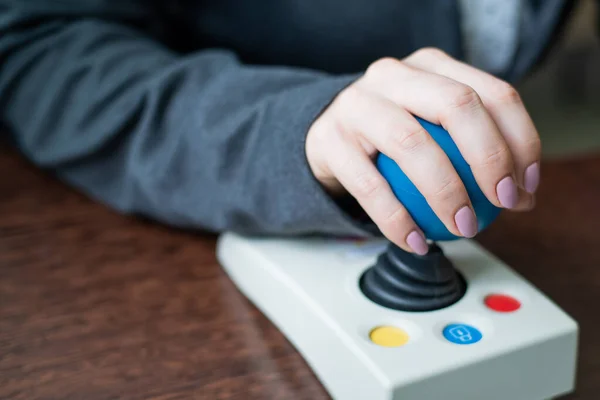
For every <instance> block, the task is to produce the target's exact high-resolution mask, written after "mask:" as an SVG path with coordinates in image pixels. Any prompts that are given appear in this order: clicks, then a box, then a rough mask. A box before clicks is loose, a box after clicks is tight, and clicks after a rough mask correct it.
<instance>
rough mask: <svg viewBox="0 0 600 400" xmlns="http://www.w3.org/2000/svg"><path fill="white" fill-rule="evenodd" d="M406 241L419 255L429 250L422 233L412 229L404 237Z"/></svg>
mask: <svg viewBox="0 0 600 400" xmlns="http://www.w3.org/2000/svg"><path fill="white" fill-rule="evenodd" d="M406 243H407V244H408V245H409V246H410V248H411V249H413V251H414V252H415V253H417V254H418V255H420V256H424V255H425V254H427V253H428V252H429V246H428V245H427V241H426V240H425V238H424V237H423V235H421V234H420V233H419V232H417V231H412V232H411V233H409V234H408V236H407V237H406Z"/></svg>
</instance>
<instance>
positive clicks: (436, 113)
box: [368, 60, 518, 208]
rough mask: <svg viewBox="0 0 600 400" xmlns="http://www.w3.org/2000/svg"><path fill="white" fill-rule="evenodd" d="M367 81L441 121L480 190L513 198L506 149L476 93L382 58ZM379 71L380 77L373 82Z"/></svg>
mask: <svg viewBox="0 0 600 400" xmlns="http://www.w3.org/2000/svg"><path fill="white" fill-rule="evenodd" d="M379 68H380V69H381V70H380V71H377V73H375V74H372V75H373V76H375V78H374V79H371V80H370V81H369V82H368V84H369V87H370V88H372V89H374V90H375V91H376V92H378V93H379V94H381V95H382V96H384V97H386V98H388V99H390V100H391V101H393V102H394V103H395V104H396V105H397V106H399V107H401V108H404V109H406V110H407V111H409V112H410V113H412V114H415V115H418V116H421V117H422V118H424V119H426V120H428V121H430V122H432V123H437V124H440V125H442V126H443V127H444V128H445V129H446V130H447V131H448V132H449V133H450V135H451V136H452V139H453V140H454V142H455V143H456V145H457V146H458V148H459V149H460V151H461V154H462V156H463V157H464V158H465V160H466V161H467V163H468V164H469V165H470V167H471V169H472V171H473V175H474V176H475V179H476V180H477V183H478V185H479V186H480V188H481V190H482V191H483V193H484V194H485V195H486V197H487V198H488V199H489V200H490V201H491V202H492V203H493V204H495V205H496V206H498V207H504V208H514V207H516V205H517V203H518V190H517V186H516V184H515V182H516V179H515V172H514V169H513V160H512V154H511V151H510V149H509V147H508V144H507V143H506V141H505V139H504V137H503V136H502V134H501V132H500V130H499V128H498V126H497V125H496V123H495V122H494V119H493V118H492V117H491V115H490V114H489V113H488V111H487V110H486V108H485V106H484V104H483V102H482V100H481V98H480V97H479V95H478V94H477V92H476V91H475V90H474V89H473V88H471V87H470V86H467V85H465V84H462V83H460V82H457V81H455V80H453V79H450V78H447V77H445V76H441V75H437V74H434V73H430V72H427V71H423V70H420V69H417V68H412V67H410V66H407V65H404V64H403V63H400V62H398V61H396V62H392V61H389V60H387V61H385V62H384V63H382V64H381V65H380V66H379ZM381 76H385V77H387V79H386V80H385V81H377V78H378V77H381Z"/></svg>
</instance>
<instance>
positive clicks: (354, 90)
mask: <svg viewBox="0 0 600 400" xmlns="http://www.w3.org/2000/svg"><path fill="white" fill-rule="evenodd" d="M363 97H364V94H363V92H362V89H360V88H359V87H358V86H357V85H350V86H348V87H346V88H345V89H344V90H343V91H342V93H341V94H340V96H338V104H339V106H340V107H341V108H345V107H356V105H357V104H360V102H361V101H362V99H363Z"/></svg>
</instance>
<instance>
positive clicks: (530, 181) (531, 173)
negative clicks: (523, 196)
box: [525, 163, 540, 193]
mask: <svg viewBox="0 0 600 400" xmlns="http://www.w3.org/2000/svg"><path fill="white" fill-rule="evenodd" d="M539 184H540V164H538V163H533V164H531V165H530V166H529V167H527V169H526V170H525V190H527V191H528V192H529V193H535V191H536V190H537V187H538V185H539Z"/></svg>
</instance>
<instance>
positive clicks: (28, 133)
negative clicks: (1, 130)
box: [0, 3, 366, 235]
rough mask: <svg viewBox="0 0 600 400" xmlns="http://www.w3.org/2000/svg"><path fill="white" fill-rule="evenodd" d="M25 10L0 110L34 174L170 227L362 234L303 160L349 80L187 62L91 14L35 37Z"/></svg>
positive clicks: (45, 27)
mask: <svg viewBox="0 0 600 400" xmlns="http://www.w3.org/2000/svg"><path fill="white" fill-rule="evenodd" d="M74 4H75V3H74ZM14 7H16V8H19V6H13V8H14ZM30 7H31V6H28V7H27V8H30ZM19 11H20V12H22V15H17V14H18V13H13V16H15V15H16V17H15V19H14V20H12V21H8V22H6V20H5V23H4V25H3V26H2V29H3V31H2V39H0V54H1V56H2V58H3V59H4V60H5V62H4V64H3V67H2V70H1V73H0V102H1V103H2V106H3V107H2V111H1V112H2V120H3V122H4V123H5V124H6V125H7V126H8V127H9V129H10V130H11V132H12V134H13V135H14V141H15V142H16V143H17V145H18V147H19V148H20V149H21V150H22V151H23V152H24V153H25V154H26V155H27V156H28V157H29V158H30V159H31V160H32V161H33V162H35V163H36V164H38V165H40V166H41V167H44V168H48V169H51V170H52V171H54V172H55V173H56V174H57V175H58V176H59V177H60V178H61V179H64V180H65V181H66V182H68V183H70V184H72V185H74V186H76V187H78V188H80V189H81V190H82V191H84V192H85V193H87V194H88V195H90V196H91V197H93V198H95V199H97V200H99V201H101V202H104V203H106V204H108V205H110V206H111V207H114V208H116V209H118V210H120V211H122V212H127V213H135V214H142V215H145V216H148V217H150V218H153V219H156V220H160V221H163V222H166V223H168V224H172V225H177V226H182V227H191V228H201V229H207V230H212V231H222V230H235V231H241V232H250V233H256V234H271V233H276V234H303V233H312V232H317V233H333V234H357V235H361V234H365V233H366V231H365V229H366V227H365V226H359V224H358V223H357V222H356V221H355V220H352V219H350V218H349V217H348V216H346V215H345V214H344V213H343V212H342V211H341V210H340V209H339V208H338V207H337V206H336V205H335V204H334V203H333V202H332V201H331V199H329V197H328V196H327V195H326V194H325V193H324V192H323V191H322V189H321V187H320V186H319V184H318V183H317V182H316V181H315V179H314V177H313V176H312V174H311V172H310V169H309V168H308V166H307V163H306V160H305V158H304V157H305V156H304V138H305V135H306V132H307V131H308V128H309V126H310V124H311V123H312V121H313V120H314V118H315V117H316V116H317V115H318V114H319V113H320V112H321V111H322V109H323V108H324V107H325V106H327V104H328V103H329V102H330V101H331V100H332V99H333V97H335V95H336V94H337V93H338V92H339V91H340V90H341V89H342V88H343V87H345V86H346V85H347V84H349V83H350V82H351V81H352V80H353V79H354V77H332V76H327V75H325V74H321V73H317V72H315V71H300V70H295V69H288V68H266V67H251V66H245V65H242V64H240V63H239V62H238V60H237V59H236V58H235V57H234V56H233V55H232V54H231V53H228V52H223V51H216V50H215V51H202V52H199V53H196V54H191V55H185V56H183V55H179V54H175V53H173V52H171V51H170V50H169V49H167V48H165V47H162V46H160V45H159V44H158V43H156V42H154V41H152V40H150V39H149V38H147V37H145V36H143V35H142V34H141V33H140V32H139V31H136V30H134V29H132V28H128V27H125V26H124V25H120V24H118V23H115V22H111V21H107V20H104V19H98V18H97V17H96V16H93V15H89V16H88V15H80V16H77V17H75V18H74V17H72V16H69V17H65V18H61V17H59V16H56V15H54V16H52V17H51V18H50V17H46V16H44V15H36V17H35V18H36V22H37V23H36V24H35V25H34V24H31V25H30V26H35V27H31V28H28V27H27V24H25V23H23V20H21V21H19V19H18V18H25V17H27V15H26V13H27V12H28V10H25V7H23V9H22V10H19ZM109 14H110V13H109Z"/></svg>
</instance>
